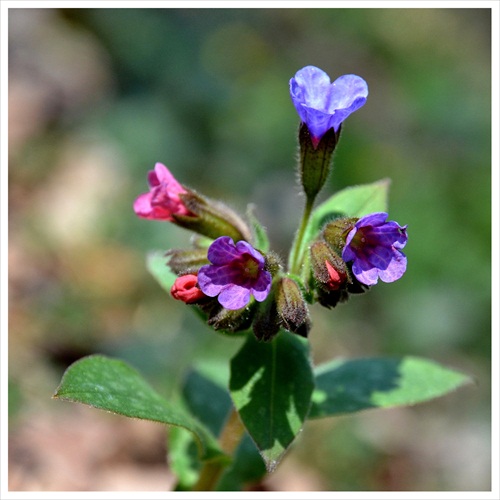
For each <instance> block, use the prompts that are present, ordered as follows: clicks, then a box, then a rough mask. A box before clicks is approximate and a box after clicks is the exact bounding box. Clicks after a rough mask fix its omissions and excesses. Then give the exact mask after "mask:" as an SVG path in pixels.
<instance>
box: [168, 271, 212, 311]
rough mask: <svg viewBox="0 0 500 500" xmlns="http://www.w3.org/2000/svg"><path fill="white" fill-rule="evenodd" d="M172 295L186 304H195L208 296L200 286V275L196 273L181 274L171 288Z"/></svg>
mask: <svg viewBox="0 0 500 500" xmlns="http://www.w3.org/2000/svg"><path fill="white" fill-rule="evenodd" d="M170 293H171V294H172V297H173V298H174V299H177V300H182V302H185V303H186V304H194V303H196V302H198V301H199V300H201V299H203V298H205V297H206V295H205V294H204V293H203V292H202V291H201V290H200V289H199V288H198V277H197V276H196V275H194V274H185V275H184V276H179V277H178V278H177V279H176V280H175V282H174V284H173V285H172V288H171V289H170Z"/></svg>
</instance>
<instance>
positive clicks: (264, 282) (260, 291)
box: [252, 271, 272, 302]
mask: <svg viewBox="0 0 500 500" xmlns="http://www.w3.org/2000/svg"><path fill="white" fill-rule="evenodd" d="M271 283H272V276H271V274H270V273H269V272H267V271H262V272H261V273H260V275H259V278H258V279H257V281H256V283H255V284H254V285H253V287H252V294H253V296H254V297H255V300H256V301H257V302H262V301H263V300H265V298H266V297H267V296H268V295H269V291H270V290H271Z"/></svg>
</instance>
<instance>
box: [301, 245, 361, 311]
mask: <svg viewBox="0 0 500 500" xmlns="http://www.w3.org/2000/svg"><path fill="white" fill-rule="evenodd" d="M310 257H311V268H312V273H313V277H314V280H315V282H316V295H317V299H318V302H319V303H320V304H321V305H323V306H325V307H335V306H336V305H337V303H338V302H344V301H345V300H347V299H348V297H349V295H348V293H347V287H348V286H349V284H350V282H351V279H350V277H349V272H348V269H347V266H346V264H345V262H344V261H343V260H342V259H341V258H340V257H339V256H338V255H337V253H336V252H334V251H333V250H332V248H331V247H330V246H329V245H328V244H327V243H325V242H324V241H316V242H315V243H313V245H312V246H311V248H310Z"/></svg>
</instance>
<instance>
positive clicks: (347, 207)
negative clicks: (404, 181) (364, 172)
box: [310, 179, 390, 230]
mask: <svg viewBox="0 0 500 500" xmlns="http://www.w3.org/2000/svg"><path fill="white" fill-rule="evenodd" d="M389 186H390V180H389V179H382V180H380V181H377V182H374V183H372V184H362V185H360V186H350V187H347V188H345V189H342V190H341V191H338V192H337V193H335V194H334V195H333V196H331V197H330V198H328V199H327V200H326V201H325V202H323V203H322V204H321V205H319V206H318V207H317V208H316V209H315V210H314V212H313V213H312V216H311V222H310V226H312V229H313V230H314V229H316V230H319V229H321V227H323V226H324V224H325V223H326V222H328V221H329V220H331V219H332V218H334V217H337V216H339V215H341V216H345V217H362V216H363V215H367V214H370V213H373V212H385V211H386V210H387V207H388V196H389Z"/></svg>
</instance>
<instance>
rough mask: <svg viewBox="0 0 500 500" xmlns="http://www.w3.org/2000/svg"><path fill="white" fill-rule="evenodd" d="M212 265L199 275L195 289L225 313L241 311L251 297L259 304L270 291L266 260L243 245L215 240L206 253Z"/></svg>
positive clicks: (253, 249) (223, 239) (269, 276)
mask: <svg viewBox="0 0 500 500" xmlns="http://www.w3.org/2000/svg"><path fill="white" fill-rule="evenodd" d="M207 257H208V260H209V261H210V262H211V264H209V265H207V266H203V267H202V268H201V269H200V270H199V271H198V286H199V287H200V289H201V291H202V292H203V293H204V294H205V295H208V296H209V297H217V296H218V297H217V300H218V301H219V303H220V304H221V306H222V307H225V308H226V309H233V310H234V309H241V308H242V307H245V306H246V305H247V304H248V303H249V302H250V297H251V295H253V296H254V298H255V300H256V301H258V302H262V301H263V300H265V298H266V297H267V296H268V295H269V291H270V290H271V281H272V278H271V274H270V273H269V272H268V271H266V270H265V269H264V266H265V263H266V262H265V259H264V257H263V256H262V254H260V253H259V252H258V251H257V250H255V248H253V247H252V246H251V245H250V244H249V243H247V242H246V241H238V242H237V243H236V244H235V243H234V241H233V240H232V239H231V238H229V236H221V237H220V238H217V239H216V240H215V241H214V242H213V243H212V244H211V245H210V247H209V249H208V255H207Z"/></svg>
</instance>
